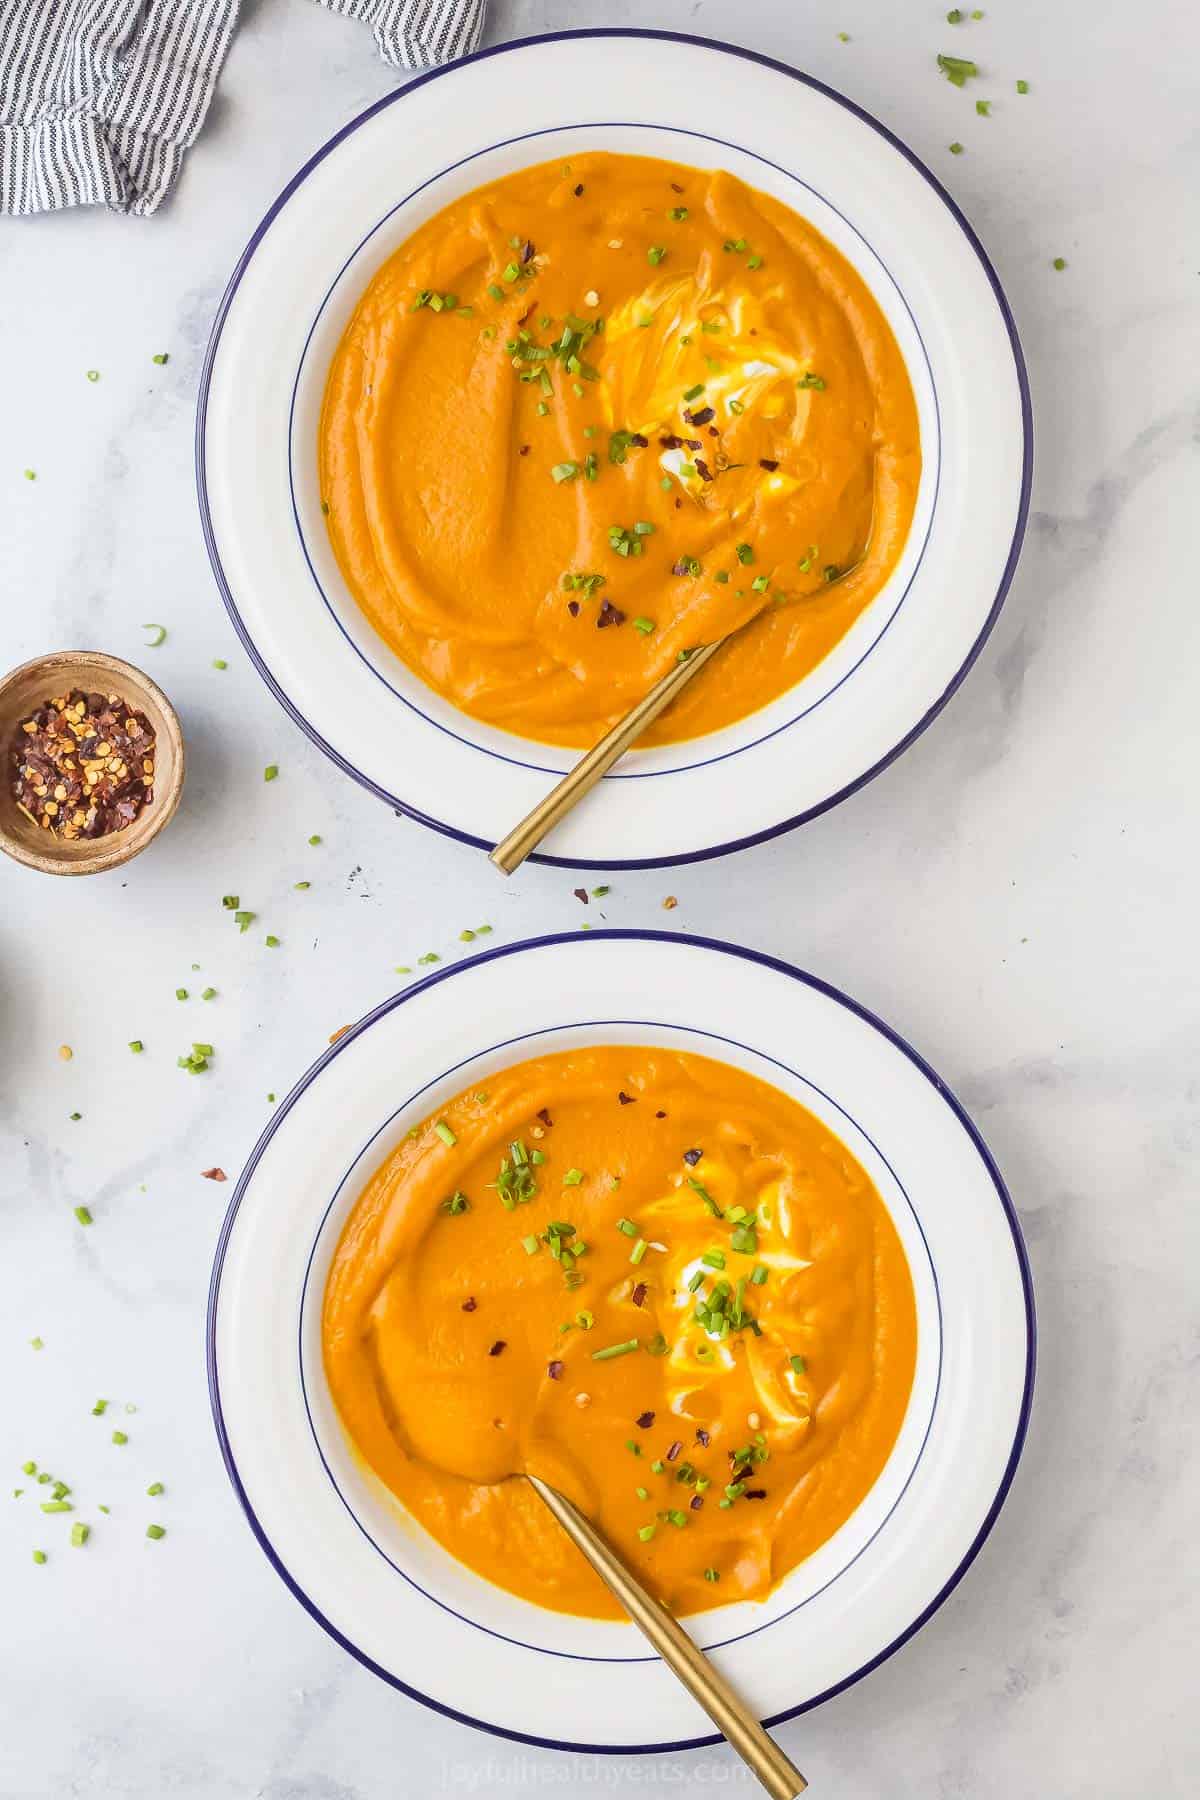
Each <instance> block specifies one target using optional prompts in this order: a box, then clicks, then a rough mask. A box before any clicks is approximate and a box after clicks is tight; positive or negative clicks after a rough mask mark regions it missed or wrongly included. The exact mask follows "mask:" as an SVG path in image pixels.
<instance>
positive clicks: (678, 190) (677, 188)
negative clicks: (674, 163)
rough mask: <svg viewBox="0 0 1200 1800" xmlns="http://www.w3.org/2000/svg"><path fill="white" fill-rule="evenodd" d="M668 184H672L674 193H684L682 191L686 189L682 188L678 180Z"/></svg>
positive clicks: (671, 187)
mask: <svg viewBox="0 0 1200 1800" xmlns="http://www.w3.org/2000/svg"><path fill="white" fill-rule="evenodd" d="M668 185H669V186H670V189H671V192H672V193H673V194H682V193H683V191H684V190H683V189H682V188H681V187H680V185H679V183H678V182H677V181H672V182H670V183H669V184H668Z"/></svg>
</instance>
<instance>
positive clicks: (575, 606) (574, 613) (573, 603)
mask: <svg viewBox="0 0 1200 1800" xmlns="http://www.w3.org/2000/svg"><path fill="white" fill-rule="evenodd" d="M567 611H568V612H569V613H570V615H571V617H572V618H573V619H577V618H578V617H579V602H578V600H568V601H567Z"/></svg>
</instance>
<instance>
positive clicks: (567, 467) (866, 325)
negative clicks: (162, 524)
mask: <svg viewBox="0 0 1200 1800" xmlns="http://www.w3.org/2000/svg"><path fill="white" fill-rule="evenodd" d="M318 449H319V467H320V481H321V495H322V505H323V507H324V510H325V513H326V519H327V524H328V528H329V532H330V536H331V539H332V543H333V548H334V551H335V554H336V556H337V559H338V562H339V564H340V566H341V569H342V572H343V574H344V576H345V579H346V582H347V583H348V585H349V589H350V592H351V594H352V595H353V596H354V599H355V600H356V601H357V603H358V605H359V606H360V607H361V609H362V611H363V612H364V613H365V615H366V617H367V619H368V620H369V621H370V623H371V625H372V626H373V628H374V629H375V631H376V632H377V633H378V635H379V636H380V637H381V638H382V639H383V640H384V641H385V643H387V644H388V645H389V646H390V647H391V649H392V650H393V651H394V652H395V653H396V654H397V655H398V656H399V657H401V658H402V659H403V661H404V662H405V663H406V664H407V665H408V666H409V668H410V669H412V670H413V671H414V672H415V673H416V674H417V675H419V676H420V677H421V679H422V680H423V681H425V682H426V683H428V685H429V686H430V687H432V688H434V689H435V690H436V691H437V692H438V693H439V694H441V695H443V696H444V697H445V698H446V699H447V700H448V701H450V702H451V703H452V704H453V705H455V706H456V707H459V708H461V709H462V710H463V711H464V712H467V713H470V714H473V715H474V716H475V717H476V718H478V719H481V720H485V721H487V722H488V723H489V724H491V725H494V726H498V727H500V728H502V729H504V730H507V731H511V732H516V733H519V734H521V735H522V736H525V737H529V738H535V739H539V740H542V741H544V742H548V743H555V744H568V745H580V744H585V743H590V742H591V741H592V740H593V739H594V738H596V737H597V736H598V735H599V734H600V732H601V731H602V730H603V729H604V728H605V727H607V726H608V725H609V724H611V723H612V722H613V721H614V720H615V719H616V718H617V717H618V716H619V715H621V714H622V713H624V712H626V711H627V710H628V708H629V707H630V706H631V705H632V704H633V702H634V701H635V700H636V699H638V698H639V697H640V696H641V695H642V694H643V693H645V691H646V689H647V688H648V687H650V686H651V684H652V683H653V682H654V681H655V680H656V679H657V678H658V677H659V676H660V675H662V674H664V673H665V672H666V670H667V669H668V668H670V667H671V665H672V664H673V663H674V662H675V661H676V660H677V659H678V658H679V656H680V654H681V653H682V652H685V651H688V650H691V649H694V648H696V647H697V646H698V645H700V644H704V643H709V642H711V641H713V640H714V639H716V638H718V637H720V636H721V635H723V634H724V633H725V632H728V631H730V630H732V629H734V628H735V627H736V626H738V625H740V624H742V623H743V622H745V621H748V620H754V621H755V622H754V623H753V625H752V626H751V628H750V629H749V630H748V631H746V632H745V633H744V634H743V635H741V636H739V638H738V640H737V642H736V643H735V644H732V645H730V646H729V647H728V649H726V650H724V651H723V652H722V653H721V655H720V657H719V659H718V660H717V662H716V663H715V664H714V667H713V668H712V670H710V671H708V672H706V673H705V674H703V675H702V676H701V677H700V678H699V679H698V680H697V681H696V682H695V683H694V684H693V685H692V686H691V687H690V688H689V689H688V690H687V692H686V693H685V694H684V695H683V696H681V697H680V699H679V700H678V701H677V702H676V703H675V704H674V706H673V707H671V708H670V709H669V710H668V711H667V712H666V713H665V714H664V715H663V716H662V717H661V718H660V719H659V720H658V722H657V723H656V724H655V725H654V726H652V727H651V729H650V730H649V731H648V732H647V733H646V735H645V737H644V739H643V742H646V743H653V742H659V743H664V742H674V741H677V740H679V739H684V738H689V737H695V736H697V735H698V734H699V733H702V732H707V731H712V730H715V729H717V728H718V727H721V726H724V725H728V724H730V723H732V722H734V721H736V720H738V719H742V718H744V717H745V716H746V715H747V714H748V713H752V712H754V711H756V710H757V709H758V708H759V707H762V706H764V705H765V704H766V703H767V702H768V701H770V700H773V699H775V698H776V697H777V696H778V695H780V694H782V693H785V692H786V691H787V690H788V689H789V688H791V687H793V686H794V685H795V683H796V682H798V681H799V680H800V679H801V678H802V677H803V676H805V675H807V674H808V673H809V672H810V671H811V670H812V669H813V668H815V667H816V665H817V664H818V663H819V662H820V661H821V660H822V658H823V657H825V656H826V655H827V654H828V653H829V651H830V650H831V649H832V648H833V647H834V645H835V644H837V643H838V642H839V640H840V639H841V638H842V637H844V635H845V634H846V632H847V631H848V630H849V629H850V627H851V625H852V624H853V623H854V621H855V620H856V619H857V618H858V617H859V615H860V614H861V613H862V611H863V609H864V608H865V607H866V606H867V605H868V604H869V602H870V601H871V600H872V599H873V598H874V596H875V595H876V594H878V592H879V591H880V589H881V587H882V586H883V584H884V582H885V581H886V580H887V578H888V576H889V574H890V573H891V571H892V570H893V568H894V567H895V565H896V562H897V560H898V558H899V556H900V553H901V551H902V549H903V547H904V543H905V539H906V537H907V535H908V531H909V527H910V525H911V522H912V517H913V509H914V506H915V502H916V494H917V487H918V482H919V479H920V472H921V452H920V438H919V433H918V428H917V409H916V403H915V401H914V398H913V392H912V387H911V385H910V382H909V378H908V373H907V370H906V368H905V365H904V361H903V358H902V356H901V353H900V350H899V348H898V346H897V344H896V340H895V338H894V337H893V335H892V332H891V329H890V328H889V326H888V323H887V321H886V320H885V318H884V316H883V313H882V312H881V311H880V308H879V306H878V305H877V304H876V302H875V300H874V298H873V297H872V295H871V293H870V291H869V290H868V288H867V286H866V284H865V283H864V282H863V280H862V279H861V278H860V276H859V275H858V274H857V273H856V272H855V271H854V269H853V268H852V267H851V266H850V264H849V263H848V262H847V261H846V259H845V257H843V256H842V255H841V253H840V252H839V251H838V250H836V249H835V248H834V246H833V245H832V244H831V243H829V241H828V240H827V239H826V238H824V237H823V236H822V235H821V233H820V232H818V231H817V230H815V229H814V227H813V226H812V225H810V224H809V223H808V222H807V221H806V220H804V219H802V218H801V217H800V216H799V215H798V214H797V213H794V212H792V211H791V210H790V208H788V207H787V206H784V205H783V204H782V203H781V202H780V201H778V200H775V199H772V198H771V197H770V196H769V195H767V194H763V193H759V192H758V191H757V190H755V189H753V188H750V187H747V186H745V185H744V184H743V183H742V182H740V181H738V180H736V179H735V178H734V177H733V176H732V175H729V174H726V173H723V172H721V171H714V172H708V171H704V170H700V169H695V168H690V167H687V166H685V165H682V164H675V163H668V162H660V161H658V160H657V159H654V158H650V157H638V156H615V155H610V154H608V153H606V152H595V153H591V154H587V155H582V156H575V157H572V159H571V161H570V163H569V164H564V163H543V164H541V165H540V166H539V167H537V168H531V169H523V170H520V171H519V172H518V173H516V174H513V175H508V176H505V177H503V178H501V179H500V180H497V181H495V182H493V183H491V184H490V185H488V186H486V187H482V188H477V189H476V190H475V192H473V193H470V194H467V195H466V196H465V197H464V198H462V199H460V200H456V201H454V202H453V203H452V204H451V205H450V206H447V207H446V208H445V209H444V210H443V211H442V212H440V213H438V214H437V216H436V217H435V218H432V219H430V220H429V221H428V223H427V224H425V225H423V226H422V227H421V229H420V230H419V231H417V232H416V233H415V234H414V235H413V236H412V237H411V238H410V239H409V240H408V241H407V243H405V244H403V245H402V246H401V247H400V249H399V250H397V251H396V252H395V254H394V255H392V256H391V257H390V258H389V259H388V260H387V261H386V262H385V263H384V264H383V266H382V267H381V268H380V269H379V270H378V271H377V273H376V274H375V276H374V277H373V278H372V280H371V282H370V283H369V285H368V286H367V289H366V291H365V292H364V293H363V295H362V297H361V299H360V300H359V303H358V306H357V309H356V310H355V313H354V316H353V318H352V319H351V321H350V323H349V325H348V326H347V328H346V331H345V333H344V335H343V337H342V340H341V343H340V344H339V346H338V348H337V351H336V354H335V355H334V358H333V363H332V366H331V368H330V371H329V378H328V384H327V387H326V392H325V400H324V407H323V411H322V416H321V423H320V434H319V446H318Z"/></svg>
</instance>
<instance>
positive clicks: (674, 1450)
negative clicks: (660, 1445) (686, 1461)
mask: <svg viewBox="0 0 1200 1800" xmlns="http://www.w3.org/2000/svg"><path fill="white" fill-rule="evenodd" d="M682 1449H683V1445H682V1444H681V1443H680V1441H679V1439H678V1438H676V1439H675V1442H674V1443H673V1444H672V1445H671V1447H670V1449H669V1450H668V1451H667V1461H668V1462H674V1461H675V1458H676V1457H677V1456H678V1455H679V1452H680V1451H681V1450H682Z"/></svg>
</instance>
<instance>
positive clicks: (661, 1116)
mask: <svg viewBox="0 0 1200 1800" xmlns="http://www.w3.org/2000/svg"><path fill="white" fill-rule="evenodd" d="M654 1116H655V1118H656V1119H665V1118H666V1116H667V1115H666V1113H665V1112H656V1113H655V1115H654Z"/></svg>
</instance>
